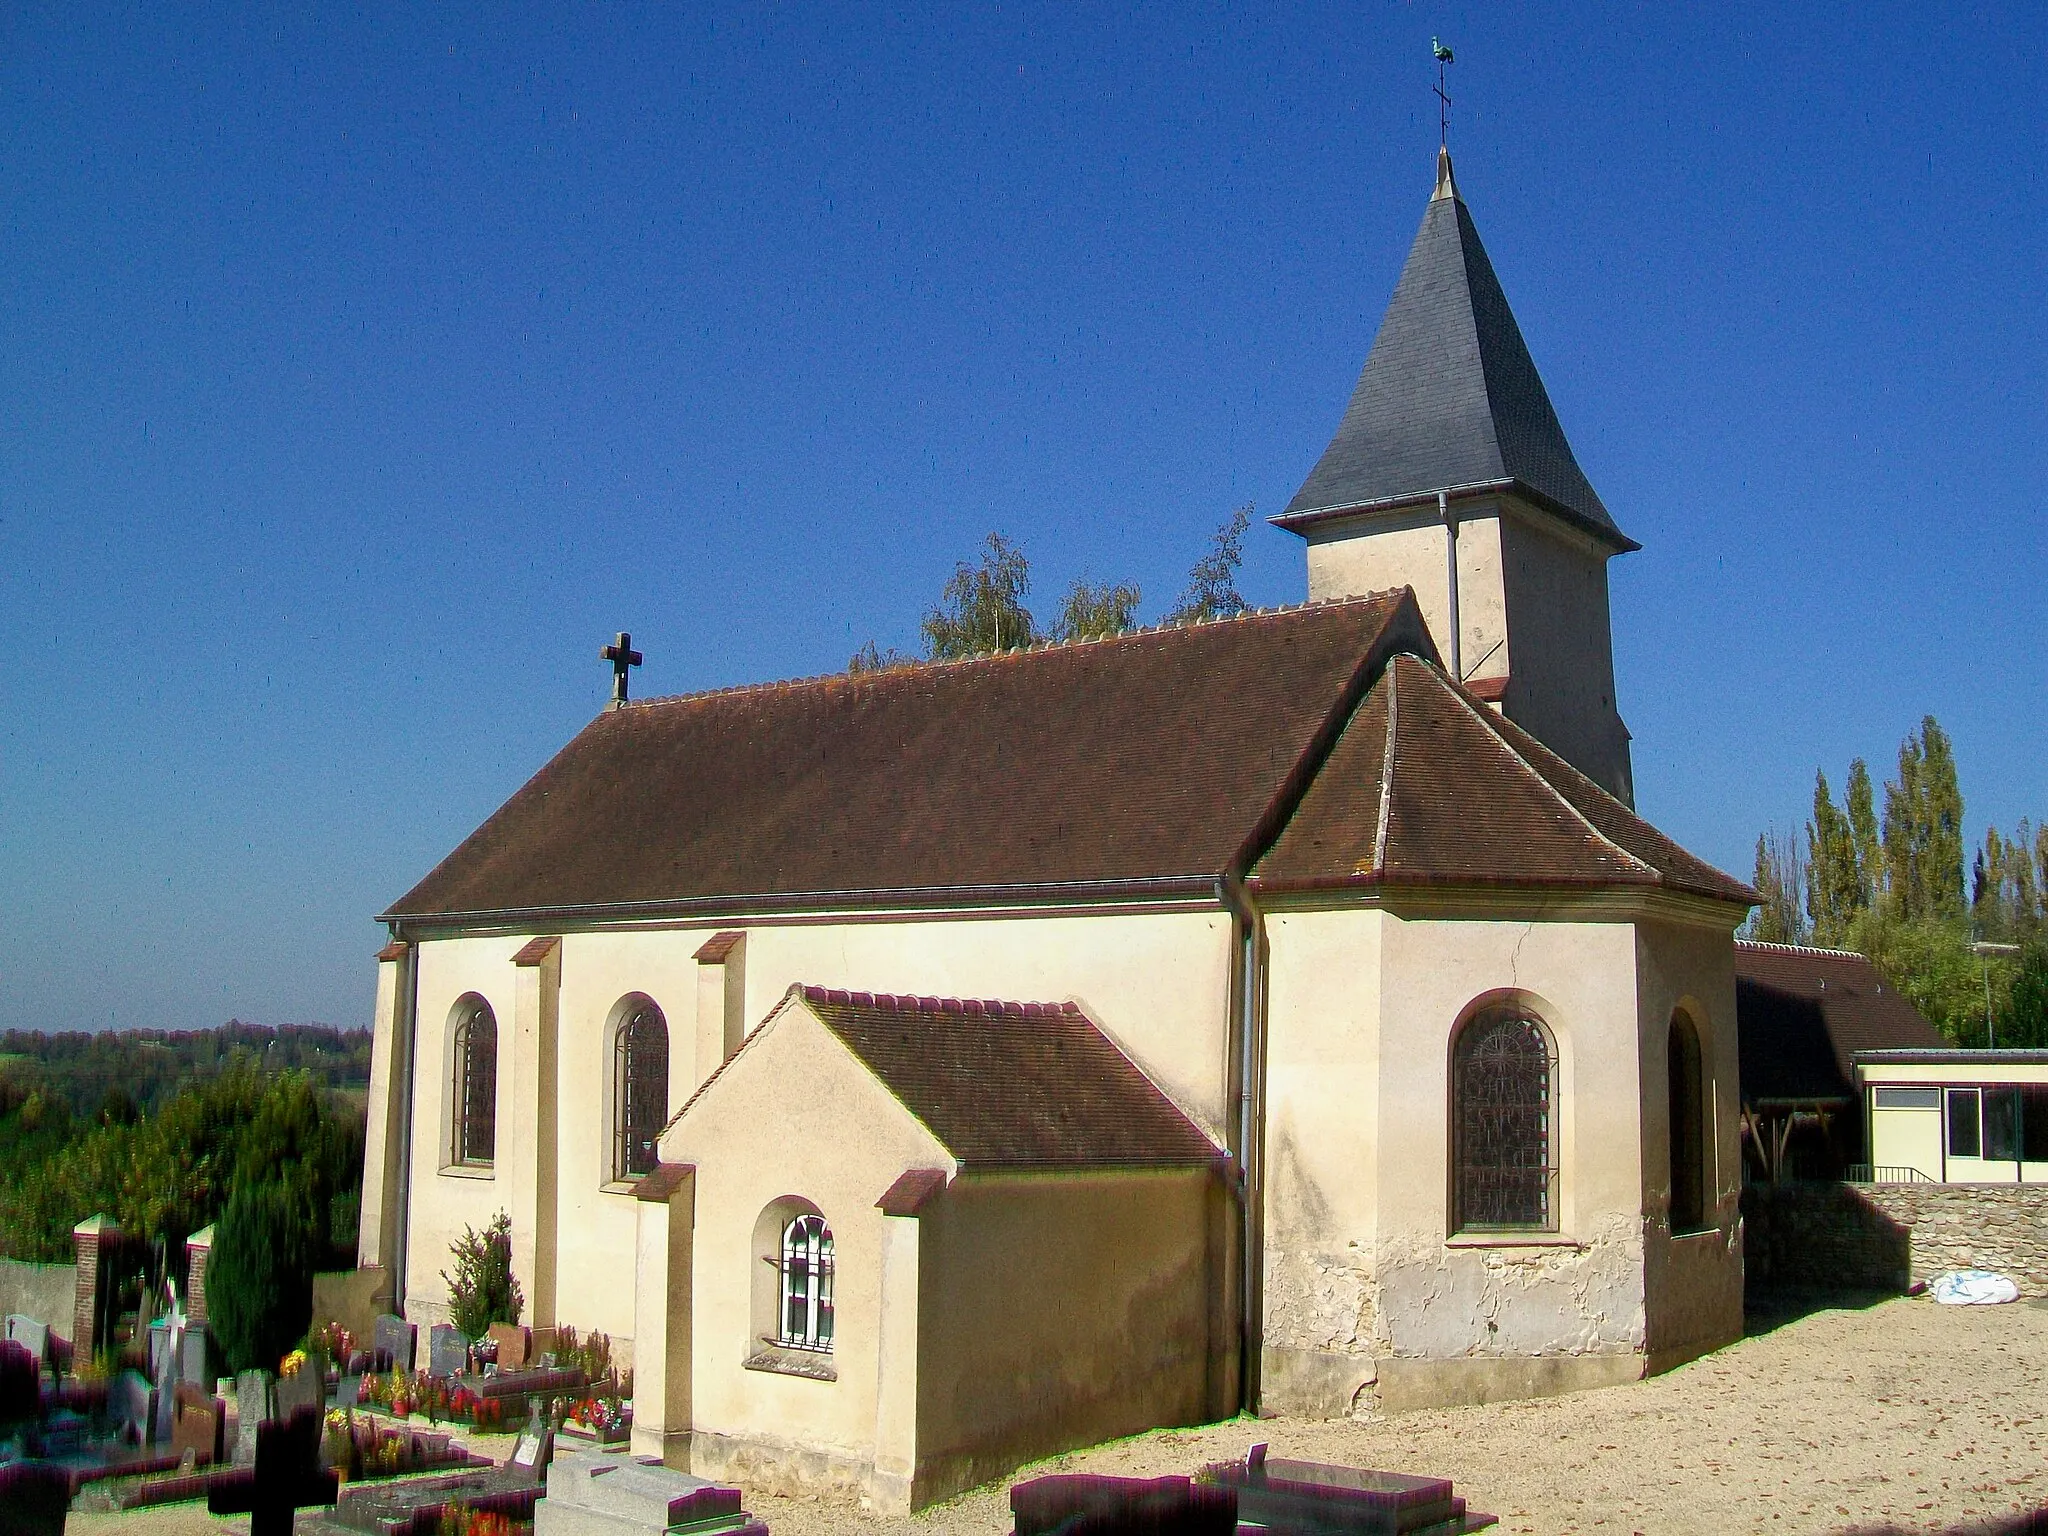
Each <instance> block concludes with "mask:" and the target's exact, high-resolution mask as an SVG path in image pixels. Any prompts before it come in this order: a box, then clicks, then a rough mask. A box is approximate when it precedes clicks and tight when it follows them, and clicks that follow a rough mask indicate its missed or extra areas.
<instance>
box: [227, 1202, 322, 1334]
mask: <svg viewBox="0 0 2048 1536" xmlns="http://www.w3.org/2000/svg"><path fill="white" fill-rule="evenodd" d="M319 1228H320V1219H319V1212H318V1211H317V1210H316V1209H315V1207H314V1205H313V1203H312V1200H311V1191H310V1190H309V1188H308V1187H307V1186H306V1185H305V1184H303V1183H299V1182H295V1181H288V1180H263V1181H254V1180H252V1181H250V1182H248V1183H245V1184H242V1185H241V1186H239V1187H238V1188H237V1189H236V1190H235V1193H234V1195H233V1197H232V1198H231V1199H230V1200H229V1201H228V1204H227V1209H226V1210H225V1211H223V1212H222V1213H221V1218H220V1220H219V1221H218V1222H217V1223H216V1224H215V1226H214V1233H213V1253H212V1256H211V1257H210V1258H209V1259H208V1261H207V1266H206V1316H207V1326H208V1327H209V1328H210V1329H211V1330H212V1332H213V1335H214V1337H215V1338H216V1339H217V1340H218V1341H219V1342H220V1347H221V1352H222V1353H223V1354H224V1355H226V1356H227V1361H228V1364H229V1365H230V1366H231V1367H232V1368H233V1369H235V1370H237V1371H248V1370H259V1369H260V1370H269V1371H274V1370H276V1369H277V1366H278V1362H279V1361H280V1360H282V1359H283V1358H284V1356H285V1355H286V1354H287V1353H288V1352H289V1351H290V1350H291V1349H292V1348H293V1347H294V1346H295V1345H296V1344H297V1343H298V1341H299V1339H300V1338H302V1337H303V1336H304V1335H305V1332H306V1329H307V1328H308V1327H309V1326H310V1325H311V1323H312V1320H313V1271H314V1269H315V1267H316V1265H317V1264H318V1262H319V1247H320V1244H319V1242H318V1238H317V1234H318V1232H319Z"/></svg>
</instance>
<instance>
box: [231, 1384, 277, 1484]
mask: <svg viewBox="0 0 2048 1536" xmlns="http://www.w3.org/2000/svg"><path fill="white" fill-rule="evenodd" d="M271 1406H272V1398H271V1395H270V1372H268V1371H244V1372H242V1374H241V1375H239V1376H237V1377H236V1378H235V1465H236V1466H238V1467H247V1466H253V1465H254V1464H255V1461H256V1431H257V1428H258V1427H259V1426H260V1425H261V1424H263V1422H264V1421H265V1420H267V1419H268V1418H270V1417H271Z"/></svg>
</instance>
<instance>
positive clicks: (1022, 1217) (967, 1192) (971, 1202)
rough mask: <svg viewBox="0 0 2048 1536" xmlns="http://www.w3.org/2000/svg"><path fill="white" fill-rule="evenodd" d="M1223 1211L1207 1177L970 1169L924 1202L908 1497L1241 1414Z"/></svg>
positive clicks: (1216, 1185) (1230, 1213)
mask: <svg viewBox="0 0 2048 1536" xmlns="http://www.w3.org/2000/svg"><path fill="white" fill-rule="evenodd" d="M1234 1219H1235V1215H1234V1207H1233V1206H1231V1205H1230V1204H1229V1202H1228V1201H1227V1199H1226V1198H1225V1196H1224V1193H1223V1189H1222V1186H1221V1184H1220V1182H1219V1180H1218V1178H1217V1176H1216V1175H1215V1174H1214V1173H1213V1172H1211V1171H1210V1170H1207V1169H1199V1170H1172V1171H1160V1172H1152V1173H1144V1172H1125V1173H1110V1172H1103V1173H1087V1174H1064V1175H1055V1174H1025V1175H1008V1176H993V1177H975V1176H969V1177H965V1178H962V1179H960V1180H959V1181H957V1182H956V1183H955V1184H954V1185H953V1186H952V1187H951V1188H950V1189H949V1190H947V1191H946V1193H945V1194H944V1195H943V1196H941V1197H939V1198H938V1199H936V1200H934V1201H933V1202H932V1203H931V1205H930V1206H929V1207H928V1208H927V1210H926V1211H925V1212H924V1213H922V1214H921V1215H920V1216H919V1218H918V1227H919V1232H918V1249H919V1254H920V1259H921V1275H920V1285H919V1298H920V1300H919V1318H918V1371H917V1467H918V1470H917V1477H916V1487H915V1491H914V1493H913V1496H912V1500H911V1502H912V1503H914V1504H915V1505H918V1506H922V1505H924V1504H926V1503H929V1502H931V1501H932V1500H934V1499H938V1498H943V1497H945V1496H947V1495H948V1494H951V1493H954V1492H956V1491H958V1490H959V1489H962V1488H967V1487H971V1486H973V1485H975V1484H977V1483H980V1482H984V1481H986V1480H987V1479H989V1478H992V1477H996V1476H999V1475H1001V1474H1002V1473H1004V1472H1007V1471H1009V1470H1010V1469H1012V1468H1014V1467H1017V1466H1020V1465H1022V1464H1023V1463H1024V1462H1026V1461H1030V1460H1033V1459H1035V1458H1037V1457H1040V1456H1047V1455H1051V1454H1053V1453H1055V1452H1057V1451H1062V1450H1068V1449H1071V1448H1073V1447H1076V1446H1083V1445H1092V1444H1095V1443H1096V1442H1098V1441H1102V1440H1108V1439H1113V1438H1115V1437H1117V1436H1119V1435H1127V1434H1133V1433H1135V1432H1137V1431H1140V1430H1144V1429H1150V1428H1153V1427H1155V1426H1159V1425H1168V1424H1194V1423H1200V1422H1203V1421H1205V1420H1208V1419H1214V1418H1222V1417H1226V1416H1228V1415H1229V1414H1230V1413H1232V1412H1234V1411H1235V1407H1236V1404H1235V1392H1234V1387H1235V1379H1234V1374H1233V1370H1232V1363H1233V1361H1234V1356H1235V1352H1236V1347H1237V1343H1236V1337H1235V1316H1234V1313H1233V1311H1232V1309H1231V1307H1230V1306H1229V1304H1228V1303H1229V1299H1230V1298H1229V1296H1228V1295H1227V1289H1228V1285H1229V1273H1228V1265H1227V1254H1228V1252H1229V1245H1228V1242H1227V1241H1226V1238H1227V1232H1226V1228H1227V1225H1228V1224H1229V1223H1230V1222H1231V1221H1233V1220H1234Z"/></svg>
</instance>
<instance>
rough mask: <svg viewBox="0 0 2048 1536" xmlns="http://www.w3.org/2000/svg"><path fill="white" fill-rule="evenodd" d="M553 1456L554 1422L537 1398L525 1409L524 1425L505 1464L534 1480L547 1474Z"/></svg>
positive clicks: (509, 1468) (536, 1480) (537, 1480)
mask: <svg viewBox="0 0 2048 1536" xmlns="http://www.w3.org/2000/svg"><path fill="white" fill-rule="evenodd" d="M554 1457H555V1423H554V1420H553V1418H551V1417H550V1416H549V1415H548V1414H547V1413H546V1412H544V1411H543V1410H542V1408H541V1405H540V1401H539V1399H535V1401H534V1403H533V1406H532V1407H531V1408H530V1409H529V1410H528V1411H527V1415H526V1427H525V1428H524V1429H522V1430H520V1431H519V1439H518V1440H517V1442H515V1443H514V1445H513V1447H512V1454H511V1455H510V1456H508V1457H506V1458H505V1466H506V1468H507V1469H508V1470H510V1471H512V1472H517V1473H522V1474H524V1475H525V1476H527V1477H530V1478H531V1479H532V1480H533V1481H534V1482H536V1483H537V1482H540V1481H541V1480H542V1479H543V1478H545V1477H546V1476H547V1472H548V1463H549V1462H550V1461H552V1460H554Z"/></svg>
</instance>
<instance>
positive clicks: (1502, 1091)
mask: <svg viewBox="0 0 2048 1536" xmlns="http://www.w3.org/2000/svg"><path fill="white" fill-rule="evenodd" d="M1453 1063H1454V1067H1453V1083H1452V1126H1453V1133H1454V1137H1455V1146H1456V1151H1455V1159H1454V1179H1455V1205H1456V1221H1455V1223H1454V1225H1455V1226H1456V1227H1457V1228H1459V1229H1464V1230H1473V1229H1477V1230H1482V1231H1483V1230H1488V1229H1513V1228H1523V1227H1533V1228H1538V1229H1547V1228H1550V1227H1552V1226H1554V1225H1555V1222H1556V1216H1555V1204H1556V1201H1555V1194H1554V1188H1553V1186H1554V1185H1555V1183H1556V1179H1557V1169H1556V1167H1555V1159H1554V1155H1553V1149H1554V1145H1555V1141H1556V1137H1555V1135H1554V1133H1553V1113H1554V1112H1553V1108H1552V1084H1553V1080H1554V1079H1555V1077H1556V1070H1555V1068H1556V1063H1555V1062H1554V1061H1553V1060H1552V1058H1551V1053H1550V1039H1549V1037H1548V1036H1547V1035H1546V1034H1545V1033H1544V1031H1543V1026H1542V1025H1541V1024H1540V1023H1538V1022H1537V1021H1536V1019H1535V1018H1534V1017H1533V1016H1532V1015H1530V1014H1529V1013H1528V1012H1527V1011H1525V1010H1523V1009H1521V1008H1518V1007H1512V1006H1510V1007H1498V1008H1489V1009H1487V1010H1485V1011H1484V1012H1482V1013H1480V1014H1478V1015H1476V1016H1475V1017H1474V1018H1472V1019H1471V1020H1470V1021H1469V1022H1468V1023H1467V1024H1466V1025H1465V1028H1464V1029H1463V1030H1462V1031H1461V1032H1460V1033H1459V1036H1458V1044H1457V1049H1456V1051H1455V1053H1454V1056H1453Z"/></svg>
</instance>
